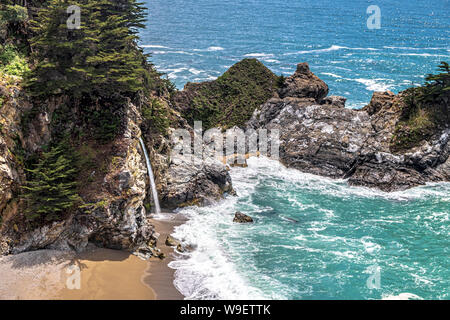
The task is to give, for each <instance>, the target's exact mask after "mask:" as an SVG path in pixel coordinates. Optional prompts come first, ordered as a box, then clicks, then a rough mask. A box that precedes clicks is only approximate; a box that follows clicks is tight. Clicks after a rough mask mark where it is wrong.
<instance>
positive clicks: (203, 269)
mask: <svg viewBox="0 0 450 320" xmlns="http://www.w3.org/2000/svg"><path fill="white" fill-rule="evenodd" d="M233 205H234V201H233V199H228V200H224V201H222V202H221V203H218V204H216V205H215V206H214V214H208V213H211V212H208V211H210V210H211V208H208V207H206V208H186V209H183V210H181V211H180V212H179V214H182V215H184V216H186V217H187V218H188V219H189V220H188V221H187V222H186V223H185V224H183V225H181V226H178V227H176V228H175V231H174V233H173V236H174V237H176V238H177V239H180V240H181V241H182V243H185V244H190V245H191V246H193V247H195V251H193V252H191V253H184V254H180V255H179V256H178V259H177V260H174V261H171V262H170V263H169V267H170V268H173V269H175V270H176V271H175V280H174V285H175V287H176V288H177V289H178V290H179V291H180V292H181V293H182V294H183V295H184V296H185V297H186V299H196V300H211V299H237V300H243V299H268V298H269V297H267V296H265V295H264V293H263V292H262V291H261V290H259V289H257V288H254V287H253V286H251V285H250V284H249V283H248V281H247V280H246V279H245V277H243V276H242V275H241V273H240V272H239V270H238V269H237V267H236V265H235V264H234V263H233V262H232V259H230V257H229V256H228V252H227V251H226V250H225V248H224V247H225V244H224V243H222V242H221V241H220V240H219V239H218V238H217V236H216V232H215V231H216V230H217V224H227V223H226V222H223V221H229V223H228V224H229V225H231V224H232V222H231V221H232V216H230V212H233V210H234V208H233Z"/></svg>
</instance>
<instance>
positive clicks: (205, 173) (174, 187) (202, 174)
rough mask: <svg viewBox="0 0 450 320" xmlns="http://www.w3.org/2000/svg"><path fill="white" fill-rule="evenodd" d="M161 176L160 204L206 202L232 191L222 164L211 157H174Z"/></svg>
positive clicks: (172, 205) (229, 180)
mask: <svg viewBox="0 0 450 320" xmlns="http://www.w3.org/2000/svg"><path fill="white" fill-rule="evenodd" d="M165 178H166V188H165V189H163V190H161V194H160V196H161V202H162V205H163V206H165V207H168V208H176V207H180V206H181V207H182V206H189V205H207V204H210V203H212V202H214V201H217V200H219V199H221V198H223V196H224V194H225V193H231V192H233V188H232V184H231V177H230V175H229V173H228V171H227V168H226V166H225V165H224V164H223V163H221V162H220V161H219V160H217V159H215V158H212V157H206V158H205V159H200V158H196V157H193V156H192V157H191V156H183V155H180V156H177V157H174V158H173V159H171V162H170V165H169V168H168V170H167V173H166V175H165Z"/></svg>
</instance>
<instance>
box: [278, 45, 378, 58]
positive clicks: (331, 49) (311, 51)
mask: <svg viewBox="0 0 450 320" xmlns="http://www.w3.org/2000/svg"><path fill="white" fill-rule="evenodd" d="M344 49H345V50H363V51H378V50H379V49H376V48H350V47H345V46H338V45H332V46H331V47H329V48H324V49H313V50H301V51H296V52H288V53H285V54H284V55H285V56H291V55H297V54H308V53H321V52H330V51H337V50H344Z"/></svg>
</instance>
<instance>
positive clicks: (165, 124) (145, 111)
mask: <svg viewBox="0 0 450 320" xmlns="http://www.w3.org/2000/svg"><path fill="white" fill-rule="evenodd" d="M141 113H142V116H143V117H144V119H145V120H147V121H148V122H149V123H148V124H149V127H150V128H155V129H156V130H157V131H158V132H159V133H162V134H165V133H166V132H167V129H168V128H169V124H170V120H169V111H168V109H167V107H166V106H164V105H163V104H162V102H161V101H160V100H158V99H151V100H150V102H149V103H148V104H145V105H144V106H143V107H142V111H141Z"/></svg>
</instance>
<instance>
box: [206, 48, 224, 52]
mask: <svg viewBox="0 0 450 320" xmlns="http://www.w3.org/2000/svg"><path fill="white" fill-rule="evenodd" d="M222 50H225V49H224V48H222V47H209V48H208V49H206V51H222Z"/></svg>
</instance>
